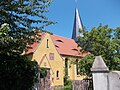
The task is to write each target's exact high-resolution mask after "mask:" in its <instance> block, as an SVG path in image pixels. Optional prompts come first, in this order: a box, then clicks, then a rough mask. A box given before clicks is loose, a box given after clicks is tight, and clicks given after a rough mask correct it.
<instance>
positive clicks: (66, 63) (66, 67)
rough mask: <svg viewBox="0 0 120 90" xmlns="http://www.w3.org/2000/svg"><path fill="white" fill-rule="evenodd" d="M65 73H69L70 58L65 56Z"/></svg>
mask: <svg viewBox="0 0 120 90" xmlns="http://www.w3.org/2000/svg"><path fill="white" fill-rule="evenodd" d="M65 75H68V59H67V58H65Z"/></svg>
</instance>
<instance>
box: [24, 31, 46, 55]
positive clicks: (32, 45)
mask: <svg viewBox="0 0 120 90" xmlns="http://www.w3.org/2000/svg"><path fill="white" fill-rule="evenodd" d="M44 36H45V33H44V32H43V33H41V34H40V35H39V37H40V39H41V40H42V39H43V38H44ZM39 44H40V42H39V43H38V42H34V43H33V44H31V45H29V46H28V47H27V51H26V52H25V54H30V53H33V52H34V51H35V50H36V49H37V47H38V46H39Z"/></svg>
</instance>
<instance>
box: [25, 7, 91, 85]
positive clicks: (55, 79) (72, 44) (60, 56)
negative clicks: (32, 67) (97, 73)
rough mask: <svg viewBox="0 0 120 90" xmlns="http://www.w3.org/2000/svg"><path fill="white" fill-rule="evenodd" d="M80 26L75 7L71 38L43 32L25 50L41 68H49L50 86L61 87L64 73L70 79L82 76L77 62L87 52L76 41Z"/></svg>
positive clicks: (81, 77)
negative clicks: (38, 38) (81, 50)
mask: <svg viewBox="0 0 120 90" xmlns="http://www.w3.org/2000/svg"><path fill="white" fill-rule="evenodd" d="M82 28H83V25H82V22H81V19H80V16H79V12H78V9H77V8H76V9H75V18H74V25H73V34H72V39H71V38H66V37H62V36H58V35H55V34H50V33H47V32H43V33H41V34H40V35H39V36H40V38H41V40H40V42H39V43H38V42H35V43H34V44H32V45H30V46H29V47H28V51H27V52H25V54H26V55H27V56H28V57H29V58H31V59H32V60H36V61H37V62H38V64H39V66H40V67H41V68H42V67H43V68H47V69H48V70H49V72H50V78H49V79H50V82H51V86H52V87H63V86H64V76H65V75H67V76H68V77H69V79H70V80H82V79H83V78H84V76H81V75H80V74H79V71H78V70H79V69H78V65H77V62H78V61H79V60H80V59H81V58H82V57H85V56H86V55H88V54H89V53H81V52H80V49H81V47H79V46H78V44H77V43H76V42H77V37H78V36H83V35H82V34H81V33H79V29H82ZM74 62H76V64H74Z"/></svg>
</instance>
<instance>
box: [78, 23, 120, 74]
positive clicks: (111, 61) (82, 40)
mask: <svg viewBox="0 0 120 90" xmlns="http://www.w3.org/2000/svg"><path fill="white" fill-rule="evenodd" d="M83 31H85V30H83ZM83 35H84V37H79V42H78V44H79V46H80V47H82V49H83V50H82V51H83V52H84V51H88V52H90V53H91V54H92V55H93V56H99V55H101V56H102V57H103V59H104V60H105V62H106V64H107V66H108V67H109V69H110V70H120V67H119V65H120V28H116V29H115V30H114V29H112V28H108V25H105V26H102V25H101V24H100V26H99V27H97V28H96V27H94V28H92V30H91V31H89V32H83ZM93 56H86V57H84V58H83V59H82V60H83V61H82V60H81V61H80V62H79V65H80V68H81V69H80V71H82V73H84V74H85V72H86V74H87V75H89V73H90V68H91V65H92V60H94V58H93ZM82 64H83V65H82ZM88 65H89V66H88Z"/></svg>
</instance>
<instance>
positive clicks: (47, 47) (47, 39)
mask: <svg viewBox="0 0 120 90" xmlns="http://www.w3.org/2000/svg"><path fill="white" fill-rule="evenodd" d="M48 41H49V40H48V39H47V48H49V46H48Z"/></svg>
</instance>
